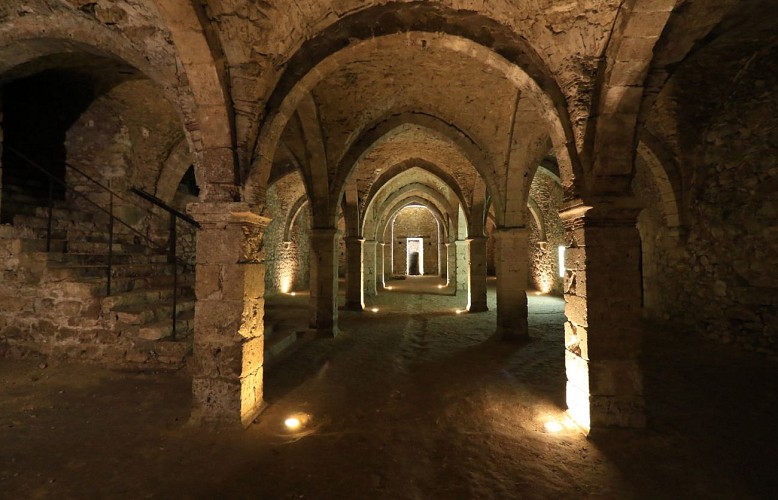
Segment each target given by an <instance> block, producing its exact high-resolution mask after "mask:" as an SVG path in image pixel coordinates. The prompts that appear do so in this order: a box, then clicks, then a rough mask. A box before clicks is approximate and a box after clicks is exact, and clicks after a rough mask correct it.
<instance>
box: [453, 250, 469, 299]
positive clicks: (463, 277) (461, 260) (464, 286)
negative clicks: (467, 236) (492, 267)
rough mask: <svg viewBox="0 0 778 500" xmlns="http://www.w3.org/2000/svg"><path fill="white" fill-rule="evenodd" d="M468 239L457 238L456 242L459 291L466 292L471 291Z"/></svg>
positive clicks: (456, 269) (456, 268)
mask: <svg viewBox="0 0 778 500" xmlns="http://www.w3.org/2000/svg"><path fill="white" fill-rule="evenodd" d="M467 245H468V243H467V241H466V240H456V241H455V242H454V250H455V251H456V259H457V260H456V265H455V266H454V270H455V271H456V273H457V293H459V292H460V291H463V292H465V294H468V292H469V291H470V288H469V284H468V277H469V272H470V271H469V269H470V265H469V263H468V260H467V257H468V253H469V252H468V248H467ZM469 303H470V296H469V295H468V304H469Z"/></svg>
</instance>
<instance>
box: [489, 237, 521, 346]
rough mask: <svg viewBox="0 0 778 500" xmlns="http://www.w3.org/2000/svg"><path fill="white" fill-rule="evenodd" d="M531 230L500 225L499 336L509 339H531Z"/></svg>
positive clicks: (496, 261) (497, 262) (497, 248)
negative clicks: (529, 279) (528, 238)
mask: <svg viewBox="0 0 778 500" xmlns="http://www.w3.org/2000/svg"><path fill="white" fill-rule="evenodd" d="M528 234H529V233H528V231H527V229H526V228H523V227H521V228H519V227H512V228H496V229H495V231H494V237H495V253H496V255H495V259H494V264H495V271H496V273H497V335H498V337H500V338H502V339H505V340H514V339H516V340H518V339H524V338H527V335H528V333H527V292H526V287H527V270H528V269H527V268H528V267H529V256H528V252H527V250H528V246H527V245H528V242H527V237H528Z"/></svg>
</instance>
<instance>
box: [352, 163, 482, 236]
mask: <svg viewBox="0 0 778 500" xmlns="http://www.w3.org/2000/svg"><path fill="white" fill-rule="evenodd" d="M414 168H416V169H419V170H423V171H425V172H427V173H428V174H429V175H430V176H432V177H434V178H437V180H439V181H441V182H442V183H443V184H445V185H446V186H447V187H448V188H449V189H451V191H452V192H453V193H454V195H455V196H456V197H457V200H459V203H460V204H461V205H462V206H463V207H465V212H466V213H469V211H468V209H467V206H468V205H467V204H466V200H465V196H464V194H463V193H462V190H461V187H460V186H459V184H458V183H457V182H456V180H455V179H454V178H453V176H451V175H449V174H448V173H447V172H446V171H445V170H443V169H442V168H440V167H438V166H437V165H436V164H434V163H431V162H428V161H426V160H422V159H418V158H414V159H410V160H404V161H401V162H399V163H397V164H395V165H394V166H393V167H392V168H390V169H388V170H386V171H385V172H383V173H382V174H381V176H380V177H379V178H378V179H377V180H376V181H375V182H374V183H373V185H372V186H371V187H370V191H369V192H368V195H367V197H366V198H365V204H364V206H365V209H364V212H363V213H364V214H367V213H369V211H370V207H371V206H372V204H373V201H374V200H375V199H376V197H377V196H378V194H379V193H380V192H381V191H382V190H383V189H384V188H385V186H386V185H387V184H388V183H389V182H391V181H392V180H394V179H396V178H397V177H398V176H399V175H403V174H404V173H405V172H409V171H411V170H412V169H414ZM362 219H363V222H362V225H363V226H364V219H365V217H363V218H362Z"/></svg>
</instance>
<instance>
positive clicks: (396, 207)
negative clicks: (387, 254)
mask: <svg viewBox="0 0 778 500" xmlns="http://www.w3.org/2000/svg"><path fill="white" fill-rule="evenodd" d="M387 201H389V200H387ZM437 202H438V200H435V199H434V198H432V197H428V196H426V193H423V194H422V193H419V194H412V195H410V196H407V197H405V198H402V199H401V200H397V201H394V203H393V204H392V205H389V204H388V203H387V206H386V208H384V209H382V210H381V213H382V214H383V216H382V217H381V219H380V221H379V223H378V224H376V226H375V235H376V236H375V239H376V241H378V239H379V238H380V239H381V240H382V241H383V240H384V236H385V234H386V227H387V225H388V224H389V222H390V221H391V220H392V219H393V218H394V216H395V215H396V214H397V213H398V212H399V211H400V210H402V209H403V208H405V207H407V206H409V205H413V204H415V203H418V204H419V205H423V206H424V207H425V208H427V209H428V210H429V211H430V212H432V216H433V217H435V220H437V221H438V225H439V228H440V234H441V238H443V237H448V234H449V231H448V228H447V227H446V219H445V217H444V215H443V212H441V210H440V207H439V206H438V205H437Z"/></svg>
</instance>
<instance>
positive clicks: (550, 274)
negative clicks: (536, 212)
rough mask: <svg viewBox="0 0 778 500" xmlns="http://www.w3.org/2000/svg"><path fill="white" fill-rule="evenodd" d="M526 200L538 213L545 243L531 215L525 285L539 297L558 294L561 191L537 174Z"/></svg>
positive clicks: (561, 233)
mask: <svg viewBox="0 0 778 500" xmlns="http://www.w3.org/2000/svg"><path fill="white" fill-rule="evenodd" d="M529 195H530V199H531V200H534V202H535V203H536V205H537V207H538V208H539V209H540V214H541V216H542V219H543V224H544V228H545V240H543V239H542V238H541V234H540V228H539V227H538V224H537V222H536V221H535V219H534V217H533V216H532V214H530V213H529V209H528V213H527V220H528V221H529V227H530V233H529V274H528V279H529V283H528V285H529V286H530V287H533V288H535V289H536V290H538V291H540V292H543V293H553V294H561V293H562V285H563V278H560V277H559V257H558V250H557V248H558V247H559V245H564V228H563V226H562V221H561V219H560V218H559V209H560V207H561V206H562V196H563V192H562V187H561V186H560V185H559V183H558V182H557V181H556V180H555V179H554V178H552V177H551V176H549V175H547V174H545V173H544V172H543V171H542V170H538V172H537V173H536V174H535V177H534V178H533V179H532V185H531V187H530V194H529Z"/></svg>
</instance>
